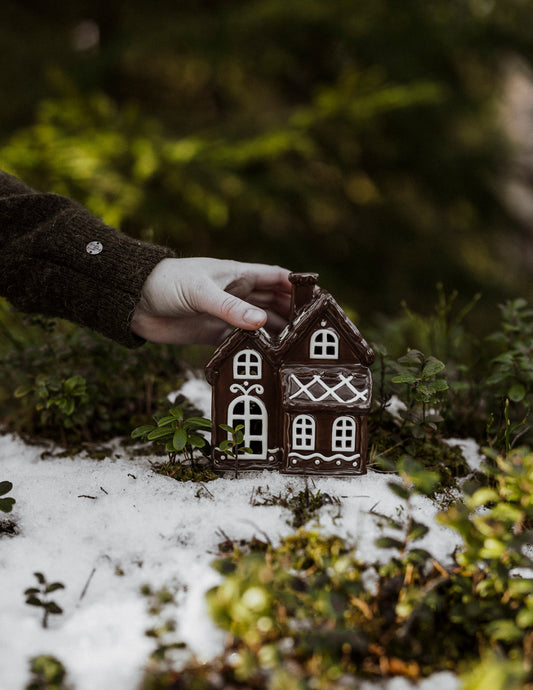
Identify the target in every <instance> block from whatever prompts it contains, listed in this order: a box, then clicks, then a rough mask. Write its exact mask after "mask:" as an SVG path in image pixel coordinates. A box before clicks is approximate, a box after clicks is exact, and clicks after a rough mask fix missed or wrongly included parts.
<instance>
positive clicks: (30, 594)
mask: <svg viewBox="0 0 533 690" xmlns="http://www.w3.org/2000/svg"><path fill="white" fill-rule="evenodd" d="M33 574H34V575H35V577H36V579H37V582H38V583H39V587H29V588H28V589H27V590H26V591H25V592H24V594H25V596H26V604H29V605H30V606H38V607H40V608H42V610H43V619H42V626H43V628H47V627H48V617H49V616H51V615H54V616H58V615H60V614H61V613H63V609H62V608H61V607H60V606H58V605H57V604H56V602H55V601H52V600H51V599H50V594H52V592H56V591H57V590H59V589H65V585H64V584H62V583H61V582H47V580H46V578H45V576H44V575H43V574H42V573H39V572H37V573H33Z"/></svg>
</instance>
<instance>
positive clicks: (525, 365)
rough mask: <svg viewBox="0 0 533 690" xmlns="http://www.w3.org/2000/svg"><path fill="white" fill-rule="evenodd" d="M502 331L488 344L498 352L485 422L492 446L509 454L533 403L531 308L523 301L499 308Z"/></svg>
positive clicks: (526, 429) (492, 366)
mask: <svg viewBox="0 0 533 690" xmlns="http://www.w3.org/2000/svg"><path fill="white" fill-rule="evenodd" d="M500 310H501V314H502V323H501V329H500V330H498V331H496V332H494V333H492V334H491V335H490V336H489V337H488V338H487V340H488V342H489V343H491V344H493V345H495V346H496V347H498V349H500V353H499V354H498V355H497V356H496V357H494V358H493V359H492V361H491V362H490V373H489V375H488V376H487V377H486V379H485V385H486V386H487V387H488V390H489V391H492V392H493V395H495V397H496V401H497V402H496V407H497V409H496V410H494V411H493V412H492V414H491V416H490V418H489V420H488V424H487V436H488V440H489V444H490V445H491V446H492V447H496V448H502V447H505V450H506V451H507V452H508V451H509V450H510V449H511V448H512V447H513V446H514V445H515V444H516V443H517V441H518V440H519V439H520V438H521V437H523V436H524V435H525V434H527V433H528V432H529V431H530V430H531V429H532V428H533V425H532V424H531V423H530V422H529V419H530V413H531V405H532V404H533V309H531V308H530V307H528V305H527V302H526V301H525V300H523V299H517V300H512V301H509V302H506V303H505V304H503V305H501V306H500Z"/></svg>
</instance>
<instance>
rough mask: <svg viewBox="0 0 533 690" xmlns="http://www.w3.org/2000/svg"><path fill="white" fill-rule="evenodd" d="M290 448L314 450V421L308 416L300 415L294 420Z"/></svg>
mask: <svg viewBox="0 0 533 690" xmlns="http://www.w3.org/2000/svg"><path fill="white" fill-rule="evenodd" d="M292 447H293V448H294V449H298V450H314V449H315V420H314V419H313V417H310V416H309V415H308V414H300V415H298V416H297V417H295V418H294V421H293V423H292Z"/></svg>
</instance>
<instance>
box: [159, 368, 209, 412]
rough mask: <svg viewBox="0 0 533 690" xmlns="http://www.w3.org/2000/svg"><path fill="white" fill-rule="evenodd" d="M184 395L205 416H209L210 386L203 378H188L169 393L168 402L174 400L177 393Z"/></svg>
mask: <svg viewBox="0 0 533 690" xmlns="http://www.w3.org/2000/svg"><path fill="white" fill-rule="evenodd" d="M178 394H181V395H184V396H185V397H186V398H187V400H190V401H191V403H192V404H193V405H195V406H196V407H197V408H198V409H199V410H202V414H203V415H204V416H205V417H208V418H209V419H210V418H211V386H210V385H209V384H208V383H207V382H206V381H205V379H203V378H196V377H194V378H189V379H187V381H185V383H184V384H183V386H182V387H181V388H180V389H179V391H176V393H171V394H170V395H169V400H170V402H174V400H175V399H176V397H177V395H178Z"/></svg>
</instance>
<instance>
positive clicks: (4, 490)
mask: <svg viewBox="0 0 533 690" xmlns="http://www.w3.org/2000/svg"><path fill="white" fill-rule="evenodd" d="M12 488H13V484H12V483H11V482H0V511H2V513H10V512H11V511H12V510H13V506H14V504H15V503H16V501H15V499H14V498H11V497H10V496H7V497H6V494H8V493H9V492H10V491H11V489H12ZM4 497H5V498H4Z"/></svg>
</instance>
